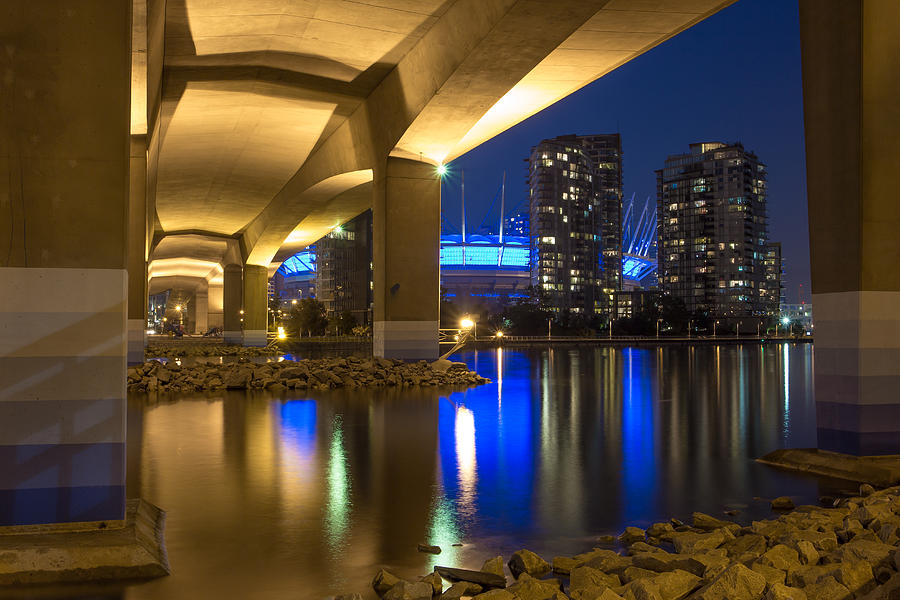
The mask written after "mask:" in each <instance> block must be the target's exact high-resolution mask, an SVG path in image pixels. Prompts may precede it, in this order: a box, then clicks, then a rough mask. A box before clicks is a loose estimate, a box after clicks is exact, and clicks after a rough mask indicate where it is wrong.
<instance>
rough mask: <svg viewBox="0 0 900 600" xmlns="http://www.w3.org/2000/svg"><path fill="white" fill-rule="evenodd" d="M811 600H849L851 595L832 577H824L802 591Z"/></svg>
mask: <svg viewBox="0 0 900 600" xmlns="http://www.w3.org/2000/svg"><path fill="white" fill-rule="evenodd" d="M803 591H804V592H806V597H807V598H810V599H811V600H850V599H851V598H853V594H851V593H850V590H848V589H847V588H846V587H844V586H843V585H841V584H840V583H838V581H837V580H836V579H835V578H834V577H825V578H823V579H821V580H819V581H818V582H816V583H813V584H812V585H808V586H806V587H805V588H804V589H803Z"/></svg>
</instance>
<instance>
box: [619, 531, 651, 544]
mask: <svg viewBox="0 0 900 600" xmlns="http://www.w3.org/2000/svg"><path fill="white" fill-rule="evenodd" d="M645 536H646V532H645V531H644V530H643V529H641V528H640V527H626V528H625V531H623V532H622V535H620V536H619V541H620V542H622V543H623V544H625V545H626V546H627V545H628V544H633V543H635V542H642V541H644V537H645Z"/></svg>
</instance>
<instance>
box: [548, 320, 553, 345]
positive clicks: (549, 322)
mask: <svg viewBox="0 0 900 600" xmlns="http://www.w3.org/2000/svg"><path fill="white" fill-rule="evenodd" d="M551 323H553V319H547V339H548V340H549V339H550V324H551Z"/></svg>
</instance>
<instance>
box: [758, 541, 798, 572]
mask: <svg viewBox="0 0 900 600" xmlns="http://www.w3.org/2000/svg"><path fill="white" fill-rule="evenodd" d="M757 561H758V562H759V564H762V565H766V566H767V567H774V568H775V569H779V570H781V571H784V572H785V573H787V574H788V575H790V574H791V573H793V572H794V571H796V570H797V569H799V568H800V567H801V566H802V565H801V564H800V557H799V556H798V555H797V551H796V550H794V549H793V548H788V547H787V546H785V545H784V544H778V545H777V546H774V547H772V548H770V549H769V550H767V551H765V552H764V553H763V555H762V556H760V557H759V558H758V559H757Z"/></svg>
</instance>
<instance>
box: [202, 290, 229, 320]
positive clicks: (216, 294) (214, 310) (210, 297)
mask: <svg viewBox="0 0 900 600" xmlns="http://www.w3.org/2000/svg"><path fill="white" fill-rule="evenodd" d="M206 300H207V317H206V318H207V321H208V325H207V326H208V327H219V328H222V327H223V326H224V324H225V322H224V320H223V315H222V286H221V285H210V286H209V288H207V290H206Z"/></svg>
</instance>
